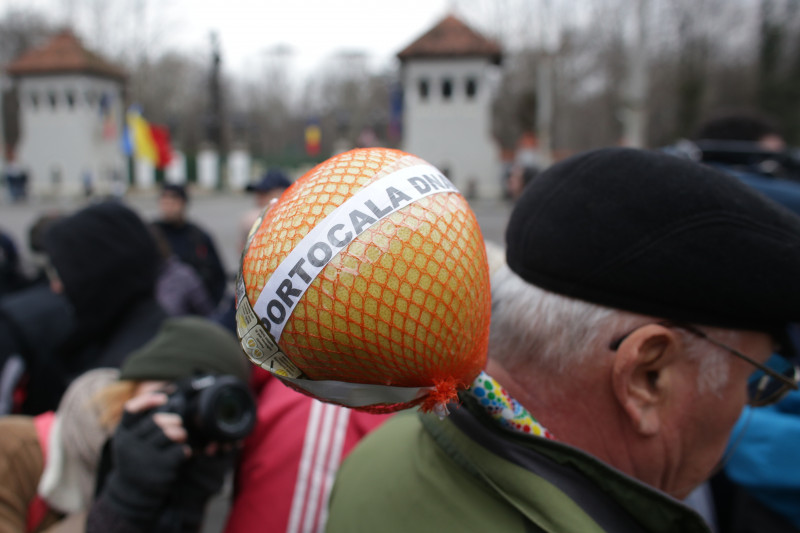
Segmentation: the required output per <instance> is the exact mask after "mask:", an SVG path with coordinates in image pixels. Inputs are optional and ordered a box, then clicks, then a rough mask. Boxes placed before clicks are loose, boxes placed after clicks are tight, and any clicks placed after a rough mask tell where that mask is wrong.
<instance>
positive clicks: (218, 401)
mask: <svg viewBox="0 0 800 533" xmlns="http://www.w3.org/2000/svg"><path fill="white" fill-rule="evenodd" d="M246 405H247V398H243V397H242V393H241V391H240V390H237V389H224V390H221V391H219V393H218V394H217V397H216V398H215V402H214V419H215V420H216V421H217V424H218V425H219V426H220V427H222V428H227V429H228V430H230V431H232V432H236V430H237V428H239V426H241V425H242V423H243V422H246V421H247V418H248V417H247V413H246V412H245V406H246Z"/></svg>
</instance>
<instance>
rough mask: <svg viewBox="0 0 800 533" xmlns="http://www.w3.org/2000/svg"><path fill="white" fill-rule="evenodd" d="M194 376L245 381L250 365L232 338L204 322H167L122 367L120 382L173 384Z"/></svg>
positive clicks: (190, 319) (194, 318) (181, 319)
mask: <svg viewBox="0 0 800 533" xmlns="http://www.w3.org/2000/svg"><path fill="white" fill-rule="evenodd" d="M196 374H218V375H222V374H230V375H233V376H236V377H238V378H239V379H241V380H243V381H247V379H248V378H249V376H250V363H249V361H248V360H247V358H246V356H245V354H244V352H243V351H242V348H241V346H239V342H238V341H237V340H236V337H235V335H234V334H233V333H232V332H230V331H228V330H227V329H225V328H224V327H223V326H221V325H219V324H217V323H216V322H213V321H211V320H209V319H206V318H201V317H197V316H185V317H176V318H168V319H167V320H165V321H164V323H163V324H162V325H161V329H160V330H159V332H158V334H156V336H155V337H153V339H152V340H150V342H148V343H147V344H145V345H144V346H142V347H141V348H139V349H138V350H136V351H135V352H132V353H131V354H130V355H129V356H128V357H127V359H125V362H124V363H123V364H122V369H121V372H120V379H128V380H137V381H145V380H155V381H162V380H163V381H177V380H180V379H183V378H187V377H190V376H193V375H196Z"/></svg>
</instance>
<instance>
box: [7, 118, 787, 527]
mask: <svg viewBox="0 0 800 533" xmlns="http://www.w3.org/2000/svg"><path fill="white" fill-rule="evenodd" d="M645 175H647V178H648V179H647V180H643V177H644V176H645ZM645 181H646V183H647V185H642V183H645ZM8 183H9V186H10V184H11V182H8ZM291 183H292V181H291V180H290V179H289V177H288V176H287V175H286V173H284V172H283V171H281V170H279V169H271V170H269V171H268V172H267V173H266V174H265V175H264V176H263V177H262V178H261V179H260V180H259V181H257V182H255V183H253V184H251V185H250V186H249V187H248V188H247V191H248V193H250V194H252V196H253V199H254V205H253V209H252V210H251V211H248V212H246V213H243V214H242V216H241V220H240V222H239V232H240V241H239V243H240V246H241V247H243V246H244V245H245V242H246V240H247V235H248V233H249V232H250V230H251V226H252V225H253V223H254V221H255V220H256V219H257V218H258V216H259V214H261V213H262V212H263V211H264V210H265V209H269V206H270V205H271V202H273V201H274V200H275V199H276V198H279V197H280V195H281V193H282V192H283V191H284V190H286V189H287V188H288V187H290V186H291ZM598 183H600V185H598ZM14 184H15V185H14V187H18V186H19V185H18V184H17V182H14ZM508 186H509V196H510V197H511V198H513V200H514V202H515V207H514V211H513V213H512V217H511V222H510V223H509V228H508V230H507V242H506V248H505V249H494V248H493V247H491V246H490V247H489V248H488V250H487V251H488V255H489V259H490V265H491V272H492V287H493V318H492V334H491V337H490V349H489V357H490V364H489V366H488V367H487V372H489V373H490V374H491V375H489V374H487V373H483V374H482V375H481V376H480V377H479V378H478V380H476V382H475V383H474V384H473V386H472V388H471V389H470V391H468V392H467V393H464V395H462V397H461V399H460V402H461V404H462V408H460V409H456V410H455V412H454V414H452V415H451V416H450V417H448V419H447V420H439V419H437V417H436V416H434V415H420V416H418V417H417V416H416V415H414V414H409V413H403V414H399V415H392V416H389V415H372V414H366V413H363V412H358V411H350V410H348V409H346V408H344V407H340V406H336V405H333V404H326V403H322V402H320V401H317V400H313V399H311V398H309V397H307V396H304V395H302V394H299V393H297V392H295V391H294V390H291V389H289V388H287V387H285V386H284V385H283V383H281V382H280V381H279V380H277V379H276V378H274V377H273V376H272V375H271V374H269V373H268V372H266V371H263V370H261V369H260V368H257V367H255V366H253V365H251V364H249V363H248V362H247V360H246V358H245V357H244V355H243V353H242V350H241V347H240V346H239V341H238V339H237V337H236V322H235V302H234V296H233V294H232V291H231V290H230V276H229V275H228V271H227V270H226V267H225V265H223V263H222V260H221V256H220V254H219V252H218V249H217V245H216V243H215V239H214V237H213V231H210V230H209V228H205V227H203V225H202V224H201V223H199V222H197V221H194V220H191V219H190V218H189V217H188V214H187V213H188V205H189V202H190V201H191V197H190V189H189V188H187V187H186V186H183V185H175V184H167V185H164V186H163V187H162V189H161V191H160V194H159V198H158V211H159V216H158V217H157V218H156V219H154V220H149V221H147V220H144V219H143V218H142V217H141V216H140V215H139V214H137V213H136V212H135V211H134V210H133V209H132V208H131V207H129V206H128V205H126V203H125V201H124V198H117V199H113V200H106V201H96V202H91V203H89V204H88V205H87V206H86V207H83V208H81V209H78V210H76V211H74V212H47V213H43V214H42V215H41V216H40V217H39V218H38V219H37V220H36V221H35V223H34V224H32V226H31V227H30V228H29V231H28V234H27V236H28V242H27V243H24V245H25V246H27V247H28V252H29V255H30V256H31V257H32V259H33V262H34V264H35V269H34V271H33V272H31V271H30V270H26V269H24V268H23V265H22V264H21V256H22V253H21V249H20V246H23V243H18V242H15V241H14V240H13V239H12V238H11V237H10V235H8V234H5V233H0V434H2V435H3V437H2V438H1V439H0V533H11V532H29V531H30V532H34V531H48V532H59V531H60V532H66V531H90V532H100V531H103V532H105V531H119V532H123V533H125V532H139V531H147V532H173V531H180V532H190V531H192V532H193V531H201V530H203V528H204V522H205V523H207V516H208V509H209V508H210V507H209V506H210V504H211V503H212V502H214V501H215V499H220V500H221V501H222V502H223V507H224V509H225V513H226V516H227V519H226V521H225V525H224V528H225V531H227V532H229V533H239V532H242V533H243V532H252V531H301V530H302V531H323V530H325V529H326V528H327V529H328V530H330V531H393V530H398V531H400V530H404V531H449V530H454V529H452V528H457V529H459V530H464V529H466V530H478V528H479V527H481V528H482V527H484V526H487V527H488V524H497V525H498V527H499V529H497V530H502V531H507V530H510V531H703V530H711V531H714V532H715V533H747V532H756V531H777V532H784V531H785V532H796V531H800V503H798V502H800V481H798V480H800V458H798V456H797V455H796V453H795V452H794V450H793V443H794V442H796V438H797V437H800V392H798V391H797V380H798V377H800V376H798V375H797V367H796V366H795V363H796V360H797V353H796V352H794V351H793V350H792V348H793V347H794V346H795V344H796V341H797V340H800V339H797V338H796V337H797V332H796V330H795V328H794V326H792V325H791V324H792V323H794V322H796V321H797V320H798V319H800V316H798V314H797V311H798V306H800V300H797V298H800V288H799V286H798V281H796V280H795V279H794V278H793V277H792V273H794V274H795V275H794V277H796V272H797V270H796V268H797V267H800V218H798V216H800V180H798V174H797V168H795V164H794V159H793V158H792V157H791V155H790V154H789V150H788V148H787V146H786V143H785V141H784V139H783V137H782V136H781V133H780V131H779V130H778V129H777V128H776V127H775V126H774V125H772V124H771V123H770V122H769V121H768V120H765V119H764V118H762V117H758V116H753V115H745V114H737V115H729V116H724V117H720V118H718V119H714V120H711V121H709V122H707V123H705V124H704V125H703V126H702V127H701V128H700V129H699V130H698V131H697V134H696V135H695V137H694V138H693V139H687V140H682V141H680V142H677V143H676V144H674V145H672V146H669V147H663V148H661V149H659V150H629V149H606V150H599V151H593V152H589V153H587V154H579V155H577V156H575V157H574V158H571V159H569V160H567V161H564V162H562V163H558V164H556V165H553V166H552V167H550V168H539V167H537V166H534V165H518V166H516V167H515V168H513V169H512V170H511V172H510V174H509V177H508ZM604 187H606V188H604ZM565 191H566V192H565ZM12 196H13V198H14V200H15V201H17V200H19V199H21V198H23V197H24V190H23V192H20V190H19V189H18V188H15V189H14V190H13V192H12ZM645 203H646V204H647V206H646V208H645V207H643V204H645ZM693 210H694V211H693ZM687 212H690V215H691V216H687ZM643 213H647V215H645V214H643ZM678 220H680V221H683V220H686V225H685V226H680V227H677V226H676V228H675V229H674V231H672V233H669V232H668V233H659V232H660V231H661V230H662V229H663V228H664V227H667V226H669V224H671V223H673V222H674V221H678ZM709 228H711V229H709ZM0 229H2V228H0ZM637 246H638V247H637ZM534 251H540V253H539V254H538V255H537V254H536V253H534ZM604 269H605V270H604ZM576 302H577V303H576ZM581 305H585V306H588V307H586V308H585V309H584V307H581ZM609 317H613V320H611V318H609ZM537 328H538V329H537ZM612 330H613V331H612ZM565 332H566V333H565ZM731 332H734V333H735V335H734V334H733V333H731ZM611 333H614V334H615V335H614V339H610V340H609V339H606V337H608V336H609V335H610V334H611ZM532 339H533V340H532ZM537 339H538V340H537ZM557 339H560V340H557ZM719 339H723V340H722V341H720V340H719ZM764 339H769V341H770V342H769V343H767V342H766V341H764ZM773 340H774V341H780V342H781V343H782V346H781V349H778V348H777V347H774V346H773V345H772V344H771V341H773ZM701 341H702V342H706V343H710V345H711V346H710V347H709V346H705V348H702V349H698V350H695V349H694V348H692V349H690V347H687V346H689V345H692V346H694V344H693V343H697V342H701ZM723 341H724V342H723ZM548 346H551V347H552V348H548ZM731 346H732V347H731ZM773 348H774V349H773ZM592 350H594V351H592ZM714 350H717V351H723V352H725V353H726V354H728V352H730V353H733V354H734V355H735V356H736V365H739V366H735V367H734V366H725V365H722V364H721V363H720V365H722V366H719V368H723V367H724V368H726V370H724V371H719V373H720V374H721V375H722V374H724V376H725V377H724V379H723V378H720V383H721V384H719V386H717V385H715V384H714V383H711V382H712V381H713V379H711V378H708V376H703V375H701V376H699V377H698V378H697V380H696V382H697V383H698V384H699V385H697V387H696V388H693V387H689V386H687V385H685V383H688V382H689V381H688V378H686V376H687V375H688V374H687V372H689V370H687V369H688V368H689V367H691V368H693V369H694V370H692V371H694V372H701V374H702V371H709V370H708V369H710V368H712V367H713V368H714V369H717V368H718V367H717V366H714V365H716V364H717V363H714V365H712V364H711V363H703V362H701V363H697V360H698V357H701V358H702V357H706V358H708V359H709V360H710V359H711V356H709V355H707V354H706V352H710V351H714ZM597 351H602V352H603V353H605V356H604V358H600V359H599V360H595V357H594V355H593V354H595V352H597ZM773 351H774V352H775V354H773ZM534 352H535V353H536V354H537V355H536V356H535V357H534V356H533V355H531V354H533V353H534ZM752 352H757V353H759V354H760V355H758V356H753V357H752V358H751V357H750V356H751V355H753V353H752ZM697 353H700V354H701V355H700V356H698V355H697ZM702 354H705V355H702ZM742 354H745V355H742ZM684 355H685V356H686V357H685V358H682V357H683V356H684ZM590 356H591V357H590ZM606 356H608V357H606ZM581 357H583V358H582V359H581ZM548 358H549V359H548ZM559 358H563V361H562V362H560V363H559V362H558V361H557V360H558V359H559ZM648 358H649V359H648ZM753 360H755V362H753ZM776 360H777V361H779V362H778V363H774V364H775V365H779V366H772V365H773V362H774V361H776ZM598 361H601V362H598ZM677 361H680V362H677ZM692 361H694V363H693V362H692ZM623 362H624V364H623ZM605 364H607V365H608V366H603V365H605ZM748 364H753V365H755V367H756V368H757V369H758V371H759V372H762V373H761V374H759V376H758V378H759V380H760V381H757V382H753V379H752V378H753V376H752V375H751V372H752V370H753V368H752V367H750V366H748ZM570 365H574V366H570ZM780 365H782V366H780ZM764 367H766V368H767V369H766V370H763V368H764ZM565 368H566V369H569V372H567V371H565V370H564V369H565ZM698 368H700V370H699V371H698V370H697V369H698ZM709 372H710V371H709ZM773 374H775V375H773ZM776 376H777V377H776ZM692 379H694V377H693V378H692ZM726 380H727V381H726ZM736 380H739V381H741V383H740V385H741V386H740V387H739V388H733V385H730V383H733V382H736V383H738V382H737V381H736ZM707 382H708V383H707ZM692 383H694V381H693V382H692ZM736 383H734V385H735V384H736ZM771 387H772V388H771ZM773 388H774V390H773ZM695 389H696V390H695ZM740 389H741V391H745V392H744V393H742V394H740V392H741V391H740ZM570 394H573V395H574V397H572V396H570ZM747 394H749V397H745V396H747ZM489 398H491V401H490V400H489ZM209 402H210V404H211V405H212V406H218V407H219V409H216V407H214V408H211V409H210V408H209V407H208V404H209ZM214 402H220V403H219V404H215V403H214ZM224 402H227V403H224ZM745 404H747V406H745ZM231 406H233V407H231ZM590 406H595V407H596V409H597V411H596V412H593V411H592V410H591V409H590V408H589V407H590ZM743 406H744V409H743V410H742V407H743ZM209 409H210V410H209ZM215 409H216V410H215ZM603 409H606V411H604V410H603ZM739 411H742V414H741V415H739ZM221 413H227V414H221ZM598 413H601V414H598ZM225 416H228V418H227V419H224V420H223V418H225ZM604 417H605V418H604ZM389 419H391V420H389ZM412 419H413V420H412ZM600 419H602V420H604V421H605V422H607V424H604V427H603V428H602V429H598V428H599V426H594V425H593V424H595V423H596V421H597V420H600ZM737 420H738V421H737ZM578 426H581V429H580V430H579V429H578ZM524 427H527V429H525V430H522V429H520V428H524ZM592 428H594V429H595V431H594V432H592V431H590V430H591V429H592ZM373 432H374V433H373ZM526 432H527V433H528V434H521V433H526ZM530 433H533V434H535V435H536V436H537V437H536V439H538V440H536V439H534V438H533V437H532V436H531V435H530ZM367 434H372V435H371V436H370V438H369V439H367V440H364V441H363V445H362V446H358V447H357V444H359V443H360V442H361V441H362V439H363V437H365V436H366V435H367ZM601 440H602V441H603V442H599V441H601ZM539 441H541V442H539ZM351 450H356V452H354V453H353V454H352V455H350V452H351ZM704 454H707V456H706V455H704ZM720 454H722V455H723V460H722V461H719V460H718V459H719V455H720ZM345 457H350V458H349V459H348V461H347V462H346V463H345V464H344V467H343V469H342V470H341V471H340V468H339V467H340V465H341V464H342V462H343V461H344V459H345ZM662 463H663V464H662ZM684 463H685V464H684ZM509 465H510V466H509ZM676 465H679V466H676ZM687 465H688V466H687ZM662 466H663V468H662V469H661V470H659V468H660V467H662ZM340 474H341V475H340ZM587 480H588V481H587ZM334 482H335V486H334ZM395 483H396V484H395ZM531 493H535V494H536V495H537V497H536V498H534V497H532V496H531ZM331 494H332V497H331ZM679 500H682V501H683V502H681V501H679ZM329 502H330V504H329ZM587 502H588V503H587ZM653 509H656V511H654V510H653ZM648 513H650V514H649V515H648ZM704 528H707V529H704Z"/></svg>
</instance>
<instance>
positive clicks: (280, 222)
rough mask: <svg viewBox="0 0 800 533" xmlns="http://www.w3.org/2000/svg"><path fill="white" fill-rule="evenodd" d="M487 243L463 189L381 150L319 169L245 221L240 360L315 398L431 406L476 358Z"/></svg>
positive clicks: (469, 374) (481, 353)
mask: <svg viewBox="0 0 800 533" xmlns="http://www.w3.org/2000/svg"><path fill="white" fill-rule="evenodd" d="M490 306H491V302H490V291H489V274H488V265H487V258H486V250H485V247H484V243H483V239H482V236H481V232H480V228H479V227H478V223H477V221H476V219H475V216H474V213H473V212H472V210H471V209H470V207H469V204H468V203H467V201H466V200H465V199H464V197H463V196H462V195H461V194H460V193H458V192H457V190H456V189H455V188H454V187H453V185H452V184H451V183H450V182H449V181H448V180H447V178H445V176H444V175H442V174H441V172H439V171H438V170H437V169H436V168H434V167H432V166H431V165H429V164H428V163H426V162H425V161H423V160H422V159H420V158H418V157H416V156H413V155H410V154H407V153H404V152H401V151H398V150H390V149H383V148H369V149H358V150H352V151H349V152H346V153H343V154H340V155H337V156H335V157H333V158H331V159H329V160H327V161H325V162H324V163H322V164H320V165H318V166H317V167H315V168H314V169H312V170H311V171H309V172H308V173H307V174H305V175H304V176H303V177H301V178H300V179H299V180H297V182H296V183H294V184H293V185H292V186H291V187H290V188H289V189H288V190H287V191H286V192H285V193H284V194H283V195H282V196H281V198H280V199H279V200H278V201H277V203H276V204H274V206H272V207H271V208H270V209H267V210H266V211H265V213H264V214H263V216H262V219H260V220H259V221H257V222H256V224H255V225H254V226H253V229H252V230H251V234H250V238H249V241H248V245H247V247H246V249H245V251H244V253H243V255H242V265H241V272H240V278H239V281H238V286H237V323H238V331H239V336H240V339H241V341H242V346H243V348H244V351H245V353H247V355H248V357H250V359H251V361H252V362H253V363H255V364H257V365H259V366H261V367H263V368H266V369H267V370H270V371H271V372H273V373H274V374H276V375H277V376H279V377H281V379H283V380H284V381H285V382H286V383H287V384H289V385H290V386H292V387H294V388H296V389H298V390H301V391H303V392H305V393H306V394H309V395H312V396H314V397H317V398H319V399H321V400H325V401H330V402H334V403H340V404H343V405H348V406H350V407H353V408H356V409H362V410H368V411H372V412H388V411H394V410H397V409H401V408H405V407H409V406H412V405H416V404H422V407H423V409H434V408H437V406H438V407H441V406H442V405H443V404H444V403H446V402H447V401H449V400H452V399H453V398H454V397H455V394H456V392H457V390H458V389H459V388H466V387H468V386H469V385H470V383H471V382H472V380H473V379H474V378H475V376H476V375H477V374H478V373H479V372H480V371H481V370H482V369H483V367H484V365H485V363H486V351H487V343H488V332H489V315H490Z"/></svg>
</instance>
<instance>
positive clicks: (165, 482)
mask: <svg viewBox="0 0 800 533" xmlns="http://www.w3.org/2000/svg"><path fill="white" fill-rule="evenodd" d="M249 369H250V366H249V364H248V363H247V361H246V359H245V358H244V356H243V355H242V352H241V349H240V347H239V345H238V343H237V342H236V340H235V339H234V337H233V336H232V335H231V334H230V333H229V332H228V331H227V330H225V329H224V328H222V327H221V326H217V325H216V324H213V323H211V322H210V321H208V320H205V319H201V318H199V317H184V318H176V319H169V320H167V321H166V322H165V325H164V327H163V328H162V330H161V332H159V334H158V335H157V336H156V338H154V339H153V341H151V342H150V343H148V344H147V345H145V346H144V347H143V348H142V349H140V350H139V351H137V352H134V353H133V354H132V355H131V356H130V358H129V359H128V360H127V361H126V362H125V363H124V364H123V366H122V369H121V372H120V378H121V380H127V381H133V382H134V383H137V385H136V387H135V391H136V392H135V394H134V395H133V397H132V398H131V399H130V400H128V401H127V402H126V403H125V410H124V413H123V415H122V420H121V422H120V424H119V425H118V426H117V429H116V431H115V433H114V436H113V437H112V439H111V441H110V442H109V444H107V445H106V448H105V450H104V457H103V460H102V461H101V465H100V469H101V472H100V476H99V478H98V479H99V481H98V483H99V486H98V493H97V494H98V499H97V500H96V501H95V503H94V504H93V506H92V509H91V511H90V513H89V517H88V522H87V529H86V531H87V532H90V533H91V532H99V531H119V532H127V531H131V532H133V531H148V532H162V531H163V532H167V531H169V532H173V531H174V532H190V531H197V530H198V529H199V528H200V526H201V524H202V520H203V514H204V510H205V504H206V503H207V501H208V499H209V498H210V497H211V496H212V495H213V494H215V493H216V492H218V491H219V489H220V488H221V486H222V482H223V480H224V477H225V474H226V472H227V471H228V469H229V468H230V467H232V466H233V462H232V460H233V453H232V450H233V449H234V447H235V446H236V444H237V441H238V440H240V439H242V438H243V437H244V436H246V434H247V433H249V431H250V429H252V425H253V423H254V421H255V411H254V406H253V400H252V397H251V396H250V393H249V390H248V388H247V385H246V382H247V379H248V377H249ZM198 373H200V374H203V375H212V376H213V375H218V376H221V377H219V378H218V379H214V378H208V377H206V378H196V379H192V378H193V376H197V375H198ZM230 376H233V377H235V378H236V380H232V379H231V377H230ZM187 380H188V381H187ZM226 380H228V381H230V383H227V382H226ZM122 382H123V381H121V382H120V383H122ZM226 383H227V385H226ZM237 384H238V386H237ZM201 389H202V391H201ZM198 391H201V392H198ZM208 391H210V392H208ZM215 391H216V392H215ZM207 392H208V393H207ZM106 472H107V475H106Z"/></svg>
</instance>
